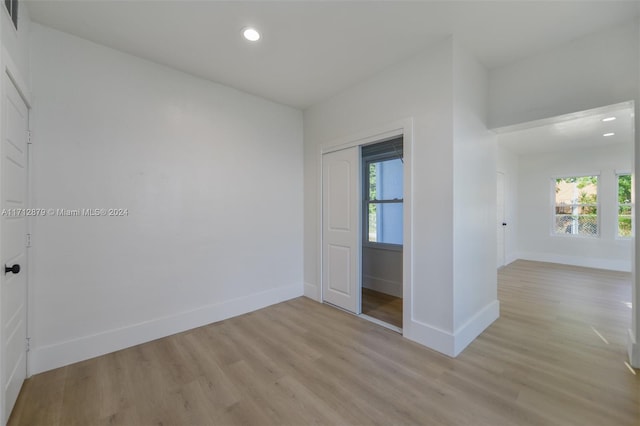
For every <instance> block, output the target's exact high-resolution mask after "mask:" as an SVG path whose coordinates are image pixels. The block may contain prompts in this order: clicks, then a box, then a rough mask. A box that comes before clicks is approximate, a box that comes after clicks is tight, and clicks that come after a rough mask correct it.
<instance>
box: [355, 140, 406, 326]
mask: <svg viewBox="0 0 640 426" xmlns="http://www.w3.org/2000/svg"><path fill="white" fill-rule="evenodd" d="M361 159H362V169H361V170H362V194H363V204H362V210H361V211H362V214H361V218H362V265H361V267H362V273H361V277H362V286H361V292H362V293H361V300H362V314H363V316H365V317H367V319H372V320H374V321H375V322H382V323H383V324H381V325H385V326H388V325H390V326H392V327H390V328H392V329H396V330H397V331H401V329H402V296H403V294H402V293H403V290H402V287H403V286H402V283H403V280H402V264H403V263H402V254H403V229H404V226H403V216H404V195H403V194H404V185H403V181H404V179H403V177H404V158H403V140H402V137H398V138H394V139H392V140H388V141H385V142H378V143H374V144H371V145H366V146H363V147H361Z"/></svg>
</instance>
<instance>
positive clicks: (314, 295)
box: [304, 282, 322, 302]
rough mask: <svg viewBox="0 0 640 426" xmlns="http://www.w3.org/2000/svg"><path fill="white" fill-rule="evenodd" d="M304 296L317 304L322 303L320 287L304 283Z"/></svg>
mask: <svg viewBox="0 0 640 426" xmlns="http://www.w3.org/2000/svg"><path fill="white" fill-rule="evenodd" d="M304 296H305V297H308V298H309V299H311V300H315V301H316V302H322V301H321V300H320V291H319V287H318V286H317V285H315V284H311V283H308V282H305V283H304Z"/></svg>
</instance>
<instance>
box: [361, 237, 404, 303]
mask: <svg viewBox="0 0 640 426" xmlns="http://www.w3.org/2000/svg"><path fill="white" fill-rule="evenodd" d="M362 287H364V288H369V289H371V290H375V291H379V292H381V293H385V294H390V295H392V296H396V297H402V250H392V249H386V248H380V247H370V246H364V247H363V248H362Z"/></svg>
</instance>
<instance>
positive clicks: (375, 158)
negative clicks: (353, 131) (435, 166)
mask: <svg viewBox="0 0 640 426" xmlns="http://www.w3.org/2000/svg"><path fill="white" fill-rule="evenodd" d="M379 143H383V142H379ZM403 157H404V155H401V156H399V155H398V153H396V152H385V153H380V154H374V155H367V156H366V157H365V156H363V157H362V167H363V169H362V171H363V173H362V176H363V179H362V180H363V191H362V194H363V197H362V219H363V220H362V244H363V246H364V247H369V248H378V249H385V250H393V251H402V248H403V246H404V221H403V244H393V243H383V242H377V241H369V205H371V204H402V208H403V216H404V189H405V188H404V176H403V184H402V192H403V194H402V198H395V199H391V200H375V201H372V200H371V199H370V198H369V196H370V191H369V190H370V187H369V166H370V165H371V163H379V162H382V161H388V160H396V159H401V160H402V158H403ZM403 168H404V167H403ZM365 176H366V177H365Z"/></svg>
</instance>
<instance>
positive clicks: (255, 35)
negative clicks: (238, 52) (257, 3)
mask: <svg viewBox="0 0 640 426" xmlns="http://www.w3.org/2000/svg"><path fill="white" fill-rule="evenodd" d="M242 35H243V36H244V38H246V39H247V40H249V41H258V40H260V33H259V32H258V31H257V30H256V29H255V28H251V27H247V28H243V29H242Z"/></svg>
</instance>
